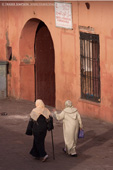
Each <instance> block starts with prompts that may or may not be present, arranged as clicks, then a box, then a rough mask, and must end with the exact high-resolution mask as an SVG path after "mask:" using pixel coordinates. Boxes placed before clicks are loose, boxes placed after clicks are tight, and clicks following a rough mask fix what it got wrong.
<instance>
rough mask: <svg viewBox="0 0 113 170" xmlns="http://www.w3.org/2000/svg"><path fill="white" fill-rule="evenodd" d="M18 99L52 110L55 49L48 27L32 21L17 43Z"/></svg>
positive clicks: (53, 103) (24, 28) (27, 24)
mask: <svg viewBox="0 0 113 170" xmlns="http://www.w3.org/2000/svg"><path fill="white" fill-rule="evenodd" d="M19 52H20V98H21V99H26V100H30V101H35V100H36V99H37V98H40V99H42V100H43V101H44V103H45V104H46V105H49V106H55V72H54V67H55V59H54V58H55V56H54V46H53V41H52V38H51V35H50V32H49V30H48V28H47V26H46V25H45V24H44V23H43V22H42V21H40V20H39V19H36V18H32V19H30V20H28V21H27V22H26V24H25V25H24V27H23V29H22V32H21V36H20V41H19Z"/></svg>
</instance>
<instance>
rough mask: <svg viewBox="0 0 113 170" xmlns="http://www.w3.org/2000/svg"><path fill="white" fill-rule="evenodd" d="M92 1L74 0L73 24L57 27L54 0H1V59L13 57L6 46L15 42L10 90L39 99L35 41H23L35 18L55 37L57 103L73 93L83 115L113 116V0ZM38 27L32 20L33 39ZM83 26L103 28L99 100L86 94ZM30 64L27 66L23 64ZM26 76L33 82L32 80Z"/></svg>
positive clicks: (18, 95) (94, 30)
mask: <svg viewBox="0 0 113 170" xmlns="http://www.w3.org/2000/svg"><path fill="white" fill-rule="evenodd" d="M34 3H35V2H34ZM89 3H90V9H87V8H86V5H85V2H80V1H79V2H77V1H76V2H72V23H73V29H72V30H69V29H64V28H58V27H56V25H55V10H54V2H51V4H50V5H47V2H46V5H34V6H21V5H20V6H10V5H6V6H3V4H2V2H0V18H1V19H0V60H7V57H6V55H7V51H6V46H11V47H12V54H13V55H12V60H11V61H9V62H10V64H11V71H10V74H8V94H9V96H12V97H15V98H23V99H27V100H32V101H34V99H35V95H34V86H35V84H34V81H33V80H34V70H33V68H34V67H33V64H34V51H33V43H31V44H30V43H29V40H28V39H26V42H25V43H24V42H23V41H22V32H23V30H25V29H24V28H25V25H26V23H27V22H28V21H29V20H30V19H33V18H35V19H37V20H41V21H43V22H44V23H45V24H46V26H47V27H48V29H49V31H50V33H51V36H52V39H53V43H54V50H55V80H56V81H55V82H56V94H55V96H56V108H57V109H62V108H63V107H64V102H65V100H67V99H70V100H72V102H73V105H74V106H76V107H77V108H78V110H79V112H80V113H81V114H82V115H87V116H91V117H95V118H100V119H103V120H106V121H109V122H113V104H112V103H113V85H112V82H113V57H112V54H113V48H112V47H113V22H112V16H113V10H112V9H113V2H104V1H103V2H101V1H100V2H94V1H93V2H89ZM37 25H38V22H37ZM32 29H33V26H32V28H31V30H32ZM26 30H27V29H26ZM33 30H34V32H33V31H30V26H29V29H28V31H27V32H26V31H25V33H26V34H30V35H31V38H30V40H31V39H32V42H33V37H34V33H35V31H36V25H35V26H34V29H33ZM29 31H30V32H29ZM79 31H83V32H89V33H94V34H99V39H100V77H101V103H99V104H97V103H94V102H90V101H86V100H82V99H80V98H81V97H80V96H81V94H80V88H81V85H80V40H79ZM24 35H25V34H24ZM26 37H27V36H26ZM29 37H30V36H29ZM22 43H23V44H22ZM26 43H27V44H28V47H26ZM22 49H24V51H23V50H22ZM25 49H26V51H25ZM28 49H30V50H28ZM24 52H25V54H24ZM26 57H27V61H29V62H30V64H29V65H27V64H28V62H25V59H26ZM24 65H26V67H23V66H24ZM28 74H29V76H30V77H31V78H30V79H29V77H28V76H27V78H26V75H28ZM24 80H26V81H27V82H29V81H31V83H30V84H29V85H27V82H26V81H25V82H24ZM23 86H24V87H26V88H29V89H30V90H31V93H28V92H27V91H25V89H24V90H22V87H23ZM31 94H32V95H31Z"/></svg>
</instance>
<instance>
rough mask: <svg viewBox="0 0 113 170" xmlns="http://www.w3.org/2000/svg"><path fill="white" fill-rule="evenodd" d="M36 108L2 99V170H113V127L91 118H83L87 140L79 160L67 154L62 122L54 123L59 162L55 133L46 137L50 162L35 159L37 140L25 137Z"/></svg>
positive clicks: (81, 144) (80, 145) (79, 149)
mask: <svg viewBox="0 0 113 170" xmlns="http://www.w3.org/2000/svg"><path fill="white" fill-rule="evenodd" d="M33 108H34V103H33V102H30V101H24V100H14V99H3V100H0V170H41V169H42V170H47V169H48V170H113V124H109V123H106V122H103V121H101V120H97V119H92V118H87V117H82V120H83V125H84V131H85V138H84V139H78V145H77V152H78V157H77V158H74V157H69V156H67V155H65V154H64V153H63V151H62V148H63V147H64V143H63V135H62V122H57V121H56V120H54V130H53V137H54V149H55V160H53V154H52V140H51V132H48V134H47V137H46V151H47V153H48V155H49V159H48V160H47V162H44V163H42V162H41V161H40V160H36V159H34V158H33V157H32V156H31V155H30V154H29V151H30V149H31V147H32V141H33V137H32V136H27V135H25V131H26V127H27V123H28V120H29V113H30V111H31V110H32V109H33ZM49 109H50V110H51V109H52V108H51V107H49ZM3 112H5V113H6V114H2V113H3Z"/></svg>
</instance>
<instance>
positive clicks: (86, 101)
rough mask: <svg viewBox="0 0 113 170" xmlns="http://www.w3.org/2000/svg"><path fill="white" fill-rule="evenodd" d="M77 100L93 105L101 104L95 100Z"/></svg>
mask: <svg viewBox="0 0 113 170" xmlns="http://www.w3.org/2000/svg"><path fill="white" fill-rule="evenodd" d="M78 101H79V102H83V103H88V104H91V105H95V106H99V107H100V106H101V103H96V102H93V101H89V100H85V99H81V98H80V99H79V100H78Z"/></svg>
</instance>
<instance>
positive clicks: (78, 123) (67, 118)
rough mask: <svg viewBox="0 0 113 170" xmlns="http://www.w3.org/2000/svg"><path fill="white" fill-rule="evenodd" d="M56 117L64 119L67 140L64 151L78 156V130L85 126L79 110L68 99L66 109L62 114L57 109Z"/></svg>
mask: <svg viewBox="0 0 113 170" xmlns="http://www.w3.org/2000/svg"><path fill="white" fill-rule="evenodd" d="M54 117H55V118H56V119H57V120H63V135H64V142H65V148H64V151H65V152H66V153H67V154H69V155H71V156H75V157H76V156H77V152H76V145H77V139H78V130H79V128H81V129H82V128H83V125H82V120H81V116H80V114H79V112H78V111H77V109H76V108H75V107H73V106H72V102H71V101H70V100H67V101H66V102H65V109H64V110H63V111H62V112H61V113H60V114H58V113H57V112H56V111H55V112H54Z"/></svg>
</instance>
